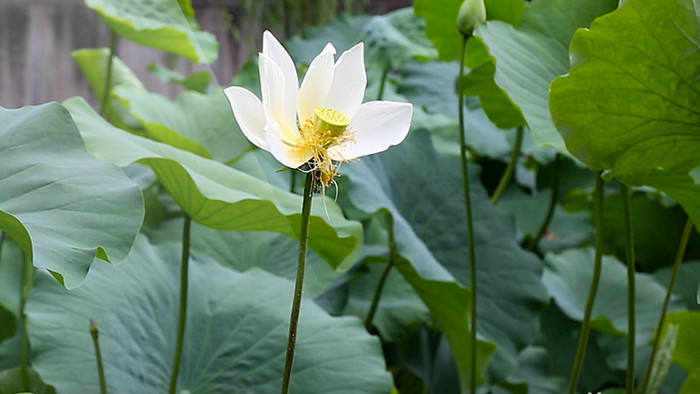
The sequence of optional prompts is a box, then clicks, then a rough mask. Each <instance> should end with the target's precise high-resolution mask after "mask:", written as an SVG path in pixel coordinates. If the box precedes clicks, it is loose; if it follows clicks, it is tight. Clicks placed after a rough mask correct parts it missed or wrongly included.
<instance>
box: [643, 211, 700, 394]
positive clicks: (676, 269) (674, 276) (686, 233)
mask: <svg viewBox="0 0 700 394" xmlns="http://www.w3.org/2000/svg"><path fill="white" fill-rule="evenodd" d="M692 231H693V221H692V220H691V219H690V217H689V218H688V220H687V221H686V222H685V228H684V229H683V234H682V235H681V241H680V243H679V244H678V251H677V252H676V260H675V261H674V262H673V271H672V273H671V281H670V282H669V284H668V289H667V290H666V298H665V299H664V305H663V307H662V309H661V316H660V317H659V324H657V325H656V333H655V334H654V342H653V344H652V348H651V357H650V358H649V364H648V365H647V370H646V373H645V374H644V383H643V384H642V394H645V393H646V392H647V390H648V387H649V378H650V377H651V372H652V371H651V370H652V366H653V365H654V359H655V358H656V352H657V351H658V349H659V343H660V341H661V331H662V329H663V327H664V323H665V322H666V313H667V312H668V306H669V305H670V304H671V296H672V295H673V288H674V287H675V286H676V281H677V280H678V273H680V271H681V263H682V262H683V256H684V255H685V248H686V246H688V239H689V238H690V234H691V233H692Z"/></svg>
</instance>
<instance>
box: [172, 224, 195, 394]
mask: <svg viewBox="0 0 700 394" xmlns="http://www.w3.org/2000/svg"><path fill="white" fill-rule="evenodd" d="M191 224H192V219H190V217H189V216H188V215H185V220H184V224H183V228H182V260H181V261H180V311H179V316H178V323H177V339H176V342H175V359H174V361H173V370H172V373H171V374H170V391H169V392H170V394H174V393H175V389H176V388H177V376H178V374H179V373H180V362H181V361H182V345H183V342H184V341H185V324H186V322H187V290H188V287H189V262H190V225H191Z"/></svg>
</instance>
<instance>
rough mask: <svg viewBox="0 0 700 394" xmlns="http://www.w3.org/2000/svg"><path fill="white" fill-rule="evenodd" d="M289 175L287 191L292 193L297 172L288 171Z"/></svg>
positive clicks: (295, 183) (295, 186) (295, 185)
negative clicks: (290, 177) (289, 180)
mask: <svg viewBox="0 0 700 394" xmlns="http://www.w3.org/2000/svg"><path fill="white" fill-rule="evenodd" d="M290 174H291V176H292V179H291V182H290V184H289V191H290V192H291V193H294V190H295V189H296V188H297V172H296V171H290Z"/></svg>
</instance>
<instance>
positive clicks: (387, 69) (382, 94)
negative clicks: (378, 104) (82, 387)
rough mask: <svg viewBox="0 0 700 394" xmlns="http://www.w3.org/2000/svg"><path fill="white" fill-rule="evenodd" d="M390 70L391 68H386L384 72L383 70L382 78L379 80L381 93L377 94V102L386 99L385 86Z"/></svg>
mask: <svg viewBox="0 0 700 394" xmlns="http://www.w3.org/2000/svg"><path fill="white" fill-rule="evenodd" d="M389 70H390V67H389V66H386V67H384V70H382V78H381V79H380V80H379V91H378V92H377V100H381V99H383V98H384V85H385V84H386V78H387V76H389Z"/></svg>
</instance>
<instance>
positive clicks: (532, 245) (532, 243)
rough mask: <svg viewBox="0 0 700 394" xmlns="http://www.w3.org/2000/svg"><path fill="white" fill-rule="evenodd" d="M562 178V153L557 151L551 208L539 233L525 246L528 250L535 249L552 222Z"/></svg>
mask: <svg viewBox="0 0 700 394" xmlns="http://www.w3.org/2000/svg"><path fill="white" fill-rule="evenodd" d="M560 180H561V154H559V153H557V156H556V157H555V159H554V175H553V176H552V197H550V199H549V208H547V215H546V216H545V218H544V221H543V222H542V225H541V226H540V229H539V230H538V231H537V235H535V238H533V239H532V241H530V244H529V245H528V246H527V248H525V249H526V250H529V251H533V250H535V248H536V247H537V244H538V243H539V242H540V239H541V238H542V236H544V234H545V233H546V232H547V229H548V228H549V224H550V223H551V222H552V218H553V217H554V209H555V208H556V206H557V197H558V196H559V182H560Z"/></svg>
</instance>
